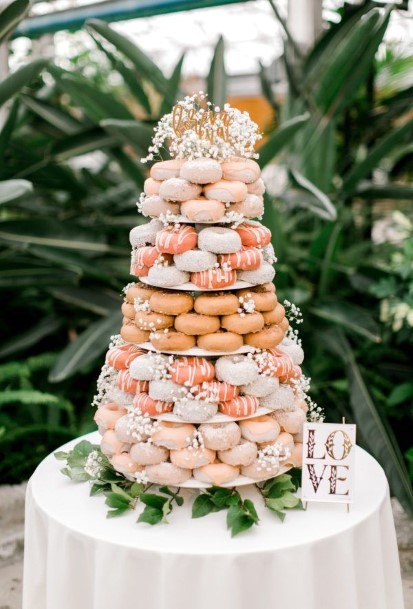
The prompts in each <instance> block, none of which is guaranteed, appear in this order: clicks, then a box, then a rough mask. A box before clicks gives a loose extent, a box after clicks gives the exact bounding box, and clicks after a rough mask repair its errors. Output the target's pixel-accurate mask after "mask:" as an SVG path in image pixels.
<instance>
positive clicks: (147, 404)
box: [133, 393, 174, 416]
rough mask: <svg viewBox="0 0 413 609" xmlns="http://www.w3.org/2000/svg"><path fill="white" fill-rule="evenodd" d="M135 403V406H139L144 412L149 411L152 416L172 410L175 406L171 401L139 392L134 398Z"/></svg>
mask: <svg viewBox="0 0 413 609" xmlns="http://www.w3.org/2000/svg"><path fill="white" fill-rule="evenodd" d="M133 405H134V406H135V408H138V409H139V410H140V411H141V413H142V414H146V413H147V414H149V415H150V416H153V415H156V414H162V413H164V412H171V411H172V409H173V406H174V405H173V404H172V403H170V402H161V401H159V400H153V399H152V398H150V397H149V395H148V394H147V393H138V395H136V396H135V397H134V399H133Z"/></svg>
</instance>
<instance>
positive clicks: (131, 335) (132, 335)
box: [120, 321, 149, 344]
mask: <svg viewBox="0 0 413 609" xmlns="http://www.w3.org/2000/svg"><path fill="white" fill-rule="evenodd" d="M120 335H121V337H122V338H123V340H125V341H126V342H128V343H138V344H139V343H146V341H147V340H148V339H149V332H147V331H146V330H140V329H139V328H137V327H136V326H135V323H134V322H129V321H128V322H127V323H125V322H124V323H123V325H122V327H121V329H120Z"/></svg>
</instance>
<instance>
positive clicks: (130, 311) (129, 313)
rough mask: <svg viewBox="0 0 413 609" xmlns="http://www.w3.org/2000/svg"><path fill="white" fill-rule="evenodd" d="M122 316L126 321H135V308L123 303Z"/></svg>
mask: <svg viewBox="0 0 413 609" xmlns="http://www.w3.org/2000/svg"><path fill="white" fill-rule="evenodd" d="M121 311H122V315H123V316H124V317H126V319H128V320H134V319H135V313H136V311H135V307H134V306H133V304H129V302H123V303H122V307H121Z"/></svg>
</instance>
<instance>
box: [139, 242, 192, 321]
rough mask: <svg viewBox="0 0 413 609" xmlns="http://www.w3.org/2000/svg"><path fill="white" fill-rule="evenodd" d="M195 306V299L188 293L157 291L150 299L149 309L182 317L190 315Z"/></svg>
mask: <svg viewBox="0 0 413 609" xmlns="http://www.w3.org/2000/svg"><path fill="white" fill-rule="evenodd" d="M178 255H180V254H178ZM193 306H194V299H193V296H191V294H188V292H164V291H160V290H159V291H157V292H155V293H154V294H152V296H151V297H150V299H149V307H150V309H151V311H155V313H164V314H165V315H181V314H182V313H188V311H191V310H192V309H193Z"/></svg>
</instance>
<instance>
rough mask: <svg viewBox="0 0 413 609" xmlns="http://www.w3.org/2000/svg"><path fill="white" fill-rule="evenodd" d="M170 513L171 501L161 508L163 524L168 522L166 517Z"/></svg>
mask: <svg viewBox="0 0 413 609" xmlns="http://www.w3.org/2000/svg"><path fill="white" fill-rule="evenodd" d="M171 512H172V499H171V500H170V501H167V502H166V503H164V505H163V508H162V515H163V518H162V520H163V522H168V521H167V519H166V517H167V515H168V514H170V513H171Z"/></svg>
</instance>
